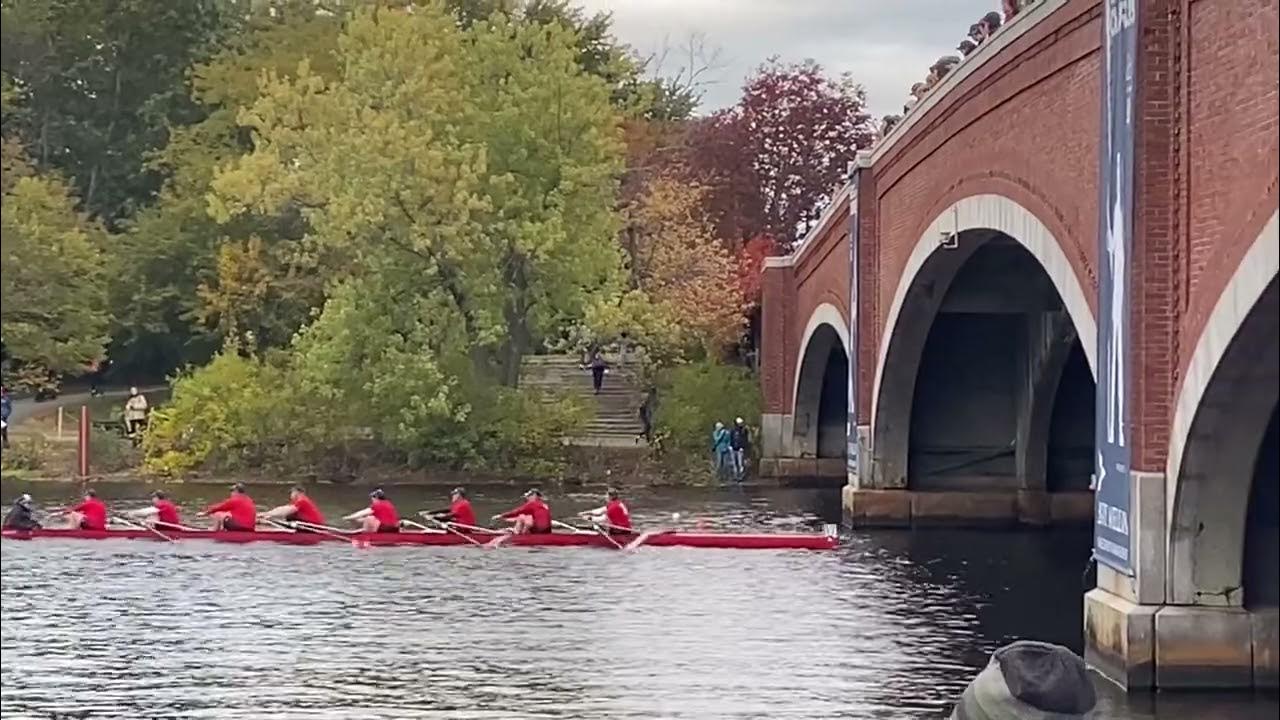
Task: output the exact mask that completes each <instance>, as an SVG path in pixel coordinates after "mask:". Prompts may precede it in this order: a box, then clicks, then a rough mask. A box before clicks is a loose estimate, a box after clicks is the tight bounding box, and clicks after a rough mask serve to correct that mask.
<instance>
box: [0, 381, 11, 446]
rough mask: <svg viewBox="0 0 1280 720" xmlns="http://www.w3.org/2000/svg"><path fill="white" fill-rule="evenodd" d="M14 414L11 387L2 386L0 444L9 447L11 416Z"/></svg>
mask: <svg viewBox="0 0 1280 720" xmlns="http://www.w3.org/2000/svg"><path fill="white" fill-rule="evenodd" d="M12 414H13V398H11V397H9V388H7V387H0V446H3V447H5V448H8V447H9V416H10V415H12Z"/></svg>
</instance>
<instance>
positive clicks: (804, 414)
mask: <svg viewBox="0 0 1280 720" xmlns="http://www.w3.org/2000/svg"><path fill="white" fill-rule="evenodd" d="M797 373H798V376H797V383H796V402H795V416H794V418H795V420H794V423H795V425H794V438H793V440H792V442H793V443H794V449H795V451H796V452H795V454H796V455H797V456H799V457H819V458H842V457H844V456H845V452H846V447H847V446H848V445H847V437H848V434H847V426H848V418H849V385H848V383H849V356H848V354H847V353H846V352H845V345H844V339H843V338H842V337H841V336H840V334H839V333H838V332H837V331H836V329H835V327H833V326H832V325H830V324H828V323H823V324H820V325H818V326H817V328H816V329H815V330H814V331H813V333H812V334H811V335H810V336H809V341H808V344H807V345H806V346H805V349H804V353H803V355H802V360H801V362H800V365H799V367H798V368H797Z"/></svg>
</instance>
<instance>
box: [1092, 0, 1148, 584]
mask: <svg viewBox="0 0 1280 720" xmlns="http://www.w3.org/2000/svg"><path fill="white" fill-rule="evenodd" d="M1138 2H1139V0H1106V8H1107V13H1106V23H1105V28H1104V30H1103V32H1104V34H1105V36H1106V37H1105V38H1104V39H1103V41H1104V47H1105V63H1104V65H1103V78H1102V125H1101V127H1102V133H1103V137H1102V138H1101V140H1102V142H1101V145H1102V157H1101V158H1100V160H1101V162H1100V163H1099V174H1100V177H1099V178H1098V180H1099V182H1098V187H1099V196H1100V197H1099V202H1098V209H1099V212H1098V225H1099V228H1098V236H1099V259H1100V260H1101V262H1100V263H1099V264H1100V265H1101V272H1099V274H1098V355H1097V359H1098V363H1097V365H1098V386H1097V388H1098V390H1097V392H1098V395H1097V421H1096V425H1095V428H1094V443H1095V446H1096V447H1097V466H1096V467H1095V468H1094V472H1095V478H1096V482H1097V484H1096V488H1095V489H1096V494H1095V502H1096V508H1095V515H1094V543H1093V546H1094V555H1095V557H1096V558H1097V559H1098V561H1099V562H1101V563H1105V564H1106V565H1108V566H1110V567H1112V568H1114V569H1116V570H1118V571H1120V572H1122V573H1125V574H1126V575H1132V574H1133V563H1132V559H1131V557H1130V555H1131V549H1132V543H1131V542H1130V533H1129V530H1130V525H1129V510H1130V508H1129V506H1130V498H1129V457H1130V446H1129V438H1128V434H1127V433H1128V425H1129V407H1128V399H1129V380H1130V371H1129V370H1130V369H1129V317H1130V306H1129V297H1130V288H1129V267H1130V264H1131V262H1130V258H1131V256H1132V249H1133V176H1134V155H1133V122H1134V113H1135V111H1136V107H1135V106H1136V97H1135V96H1136V89H1135V87H1134V84H1135V78H1136V72H1137V68H1136V63H1137V54H1138V23H1137V18H1138V7H1137V4H1138Z"/></svg>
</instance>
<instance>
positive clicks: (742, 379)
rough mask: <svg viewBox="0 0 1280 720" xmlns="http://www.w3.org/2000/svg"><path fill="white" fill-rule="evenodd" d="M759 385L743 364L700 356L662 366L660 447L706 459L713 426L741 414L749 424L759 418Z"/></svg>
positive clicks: (692, 458)
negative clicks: (673, 365) (672, 364)
mask: <svg viewBox="0 0 1280 720" xmlns="http://www.w3.org/2000/svg"><path fill="white" fill-rule="evenodd" d="M760 406H761V400H760V386H759V384H758V383H757V381H756V378H755V376H754V375H752V374H751V372H750V371H749V370H747V369H746V368H742V367H735V366H730V365H722V364H720V363H717V362H714V361H701V362H695V363H690V364H688V365H681V366H677V367H674V368H670V369H668V370H665V371H663V372H662V373H660V375H659V380H658V409H657V413H656V415H655V418H654V429H655V430H656V431H657V433H658V435H659V437H660V438H661V445H660V448H661V451H662V453H663V454H665V455H669V456H674V457H676V458H678V459H682V460H687V461H700V460H706V459H707V458H709V457H710V453H711V431H712V429H713V428H714V427H715V424H716V423H717V422H722V423H724V424H725V425H726V426H728V425H730V424H731V423H732V422H733V420H734V418H736V417H741V418H743V419H745V420H746V421H747V424H748V425H751V424H753V423H755V422H758V420H759V418H760Z"/></svg>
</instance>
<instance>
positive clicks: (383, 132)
mask: <svg viewBox="0 0 1280 720" xmlns="http://www.w3.org/2000/svg"><path fill="white" fill-rule="evenodd" d="M339 47H340V51H339V60H340V62H339V64H340V65H341V67H342V68H343V69H342V75H341V78H340V79H339V80H337V81H333V82H326V80H325V78H323V77H321V76H319V75H318V74H316V73H315V72H313V71H311V70H310V68H309V67H307V64H306V63H303V65H302V66H301V67H300V69H299V72H298V74H297V77H296V78H294V79H290V78H285V77H280V76H278V75H275V76H269V77H268V79H267V80H266V81H265V83H264V85H263V88H262V97H261V98H260V99H259V100H258V101H257V102H256V103H255V104H254V105H253V107H252V108H250V109H248V110H247V111H246V112H245V113H243V114H242V116H241V121H242V122H243V123H245V124H246V125H248V126H250V127H252V128H253V130H254V132H255V140H256V142H255V149H254V152H253V153H252V154H250V155H248V156H246V157H244V158H242V159H241V160H239V161H238V162H237V163H235V164H234V165H233V166H232V167H231V168H230V169H229V170H227V171H225V172H222V173H220V174H219V175H218V177H217V178H216V179H215V181H214V184H213V187H214V191H215V192H214V196H213V198H212V199H211V208H212V210H213V212H214V215H215V217H216V218H217V219H218V220H219V221H220V222H228V221H230V220H232V219H234V218H236V217H239V216H242V215H244V214H246V213H259V214H271V213H275V212H279V211H280V209H281V208H285V207H298V208H301V209H302V210H301V212H302V216H303V217H304V218H305V220H306V221H307V222H308V223H309V225H310V227H311V229H312V231H313V235H314V237H316V238H317V239H318V240H319V241H320V242H322V243H324V244H326V245H327V246H328V247H329V248H330V249H331V250H332V251H335V252H342V253H343V254H344V256H345V257H349V258H350V259H351V270H350V271H351V272H352V273H356V274H359V273H368V272H371V271H373V270H374V269H375V268H378V267H383V266H385V265H387V264H389V263H390V264H397V263H398V264H405V263H408V264H411V265H412V266H413V267H414V268H415V271H416V272H417V273H418V277H419V278H420V281H419V287H418V289H416V290H414V292H417V293H440V294H442V297H443V298H445V299H446V300H447V303H448V304H447V307H448V309H449V310H450V311H451V312H453V313H456V315H457V317H458V319H459V322H460V324H461V327H462V328H463V331H464V333H465V337H466V338H467V345H468V347H469V348H471V350H472V358H473V361H475V362H476V363H477V365H478V366H479V367H482V368H483V367H486V366H488V365H489V363H490V362H492V363H493V366H492V368H493V370H494V371H495V372H496V374H497V377H499V379H501V380H502V381H503V382H504V383H505V384H514V383H515V382H516V379H517V377H518V371H519V363H520V358H521V356H522V355H523V354H524V353H526V352H528V351H529V350H530V349H531V348H532V347H533V345H534V342H535V340H536V339H538V338H539V337H541V336H543V335H545V334H546V333H549V332H552V331H554V330H555V329H556V328H557V327H558V326H559V325H560V324H563V323H565V322H567V321H569V320H571V319H573V318H575V317H580V316H581V315H582V313H583V312H584V311H585V307H586V305H587V303H588V300H589V299H590V297H591V294H592V293H593V292H596V291H600V290H602V289H607V288H609V287H611V283H616V279H617V276H618V272H619V269H620V255H619V252H618V249H617V246H616V244H615V242H614V240H613V237H614V233H615V230H616V228H617V216H616V213H615V212H614V210H613V208H612V205H613V199H614V194H615V191H616V186H617V175H618V173H619V170H620V157H621V148H620V143H619V139H618V116H617V115H616V113H615V112H614V111H613V109H612V107H611V106H610V104H609V88H608V86H607V85H606V84H605V83H604V82H602V81H601V80H600V79H599V78H598V77H596V76H592V75H589V74H587V73H585V72H583V70H582V69H581V67H580V65H579V64H578V59H577V48H576V45H575V35H574V33H573V32H571V31H570V30H568V29H567V28H564V27H561V26H558V25H545V26H544V25H537V24H531V23H525V22H520V21H517V20H511V19H508V18H506V17H505V16H502V15H495V16H493V17H492V18H491V20H490V21H489V22H486V23H483V24H476V25H473V26H472V27H471V29H469V30H465V31H464V30H460V29H459V28H458V26H457V23H456V20H455V19H454V17H453V16H452V15H450V14H449V13H447V12H445V11H444V9H443V8H442V6H439V5H428V6H425V7H420V8H417V9H415V11H414V12H413V13H407V12H401V11H388V10H385V9H369V10H362V11H360V12H358V13H356V14H355V16H354V17H353V18H352V19H351V20H350V22H349V23H348V25H347V27H346V29H345V31H344V33H343V35H342V37H341V38H340V40H339Z"/></svg>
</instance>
